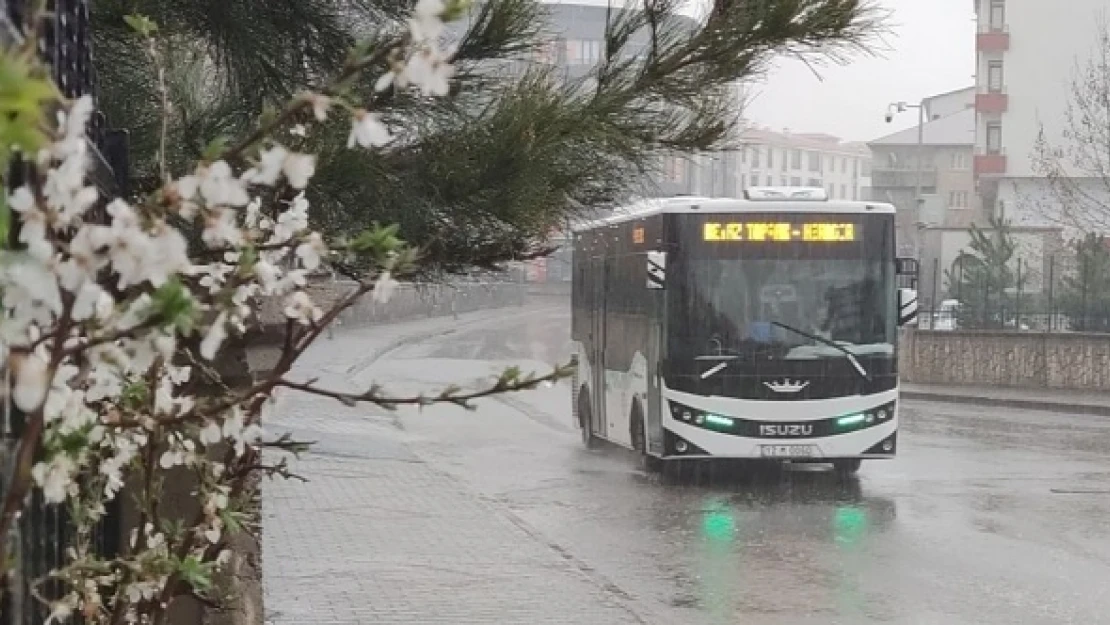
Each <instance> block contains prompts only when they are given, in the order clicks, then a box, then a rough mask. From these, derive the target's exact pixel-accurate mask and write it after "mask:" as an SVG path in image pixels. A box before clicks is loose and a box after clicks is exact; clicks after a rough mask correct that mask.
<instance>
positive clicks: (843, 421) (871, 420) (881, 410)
mask: <svg viewBox="0 0 1110 625" xmlns="http://www.w3.org/2000/svg"><path fill="white" fill-rule="evenodd" d="M893 417H894V402H890V403H887V404H883V405H882V406H877V407H875V408H872V409H871V410H865V411H863V412H855V413H852V414H846V415H843V416H840V417H837V418H836V422H835V423H836V430H837V431H838V432H847V431H850V430H857V429H862V428H866V427H871V426H872V425H878V424H881V423H885V422H886V421H887V420H889V419H891V418H893Z"/></svg>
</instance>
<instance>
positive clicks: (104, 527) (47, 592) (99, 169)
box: [0, 0, 128, 625]
mask: <svg viewBox="0 0 1110 625" xmlns="http://www.w3.org/2000/svg"><path fill="white" fill-rule="evenodd" d="M28 7H29V3H28V2H27V1H26V0H7V1H5V0H0V45H5V46H11V45H18V44H20V43H21V42H22V24H23V23H24V21H25V18H26V11H27V10H28ZM47 10H48V13H49V14H50V15H51V16H52V17H51V18H50V21H49V22H48V23H47V24H46V25H45V27H44V29H43V32H42V37H41V39H40V45H39V52H40V53H41V54H42V57H43V58H44V59H45V60H46V61H48V62H49V63H50V65H51V67H52V68H53V70H54V80H55V81H56V83H57V84H58V86H59V88H60V89H61V91H62V93H63V94H64V95H65V96H66V97H70V98H74V97H78V96H81V95H86V94H92V95H94V96H95V84H96V81H95V73H94V70H93V65H92V53H91V45H90V43H91V40H90V36H89V35H90V33H89V0H50V1H48V3H47ZM89 147H90V151H91V152H92V154H93V161H94V168H93V171H92V172H91V175H92V178H93V180H94V181H95V183H96V185H97V186H98V187H99V188H100V190H101V192H102V194H103V195H105V196H107V197H114V196H118V195H120V194H123V193H124V192H125V191H126V189H127V176H128V171H127V168H128V161H127V134H126V131H114V130H109V129H107V128H106V127H105V123H104V118H103V116H102V115H101V114H99V113H97V114H96V115H94V117H93V119H92V121H91V123H90V127H89ZM25 167H26V166H25V165H21V164H17V165H15V166H13V169H12V171H11V172H9V184H19V182H20V181H21V180H22V179H24V177H25V175H26V172H27V171H28V170H27V169H25ZM98 211H99V212H98ZM103 215H104V213H103V203H102V204H101V206H99V207H97V208H94V211H93V212H92V214H91V215H90V217H91V218H93V219H96V218H97V217H98V216H100V218H103ZM12 230H13V231H12V232H11V233H10V235H11V241H9V243H11V244H12V245H13V246H14V245H15V244H16V243H17V241H18V225H17V224H16V227H14V228H13V229H12ZM2 349H3V346H0V350H2ZM4 356H5V354H0V363H2V362H6V358H4ZM9 389H10V379H8V377H7V376H6V375H5V377H4V378H3V379H0V499H2V498H3V497H5V496H6V495H7V493H8V489H9V487H10V480H11V476H12V475H13V473H14V470H15V466H14V455H15V452H16V450H17V446H18V441H19V438H20V436H21V435H22V433H23V430H24V427H25V416H24V415H23V414H22V413H20V412H19V411H18V410H17V409H16V408H15V407H14V406H13V405H11V403H10V402H9V401H8V399H7V398H8V397H10V393H9V392H8V391H9ZM119 520H120V510H119V508H118V504H117V506H115V507H112V508H110V509H109V510H108V514H107V515H106V516H105V518H104V520H103V521H102V522H101V524H100V527H98V528H97V529H96V531H95V533H94V536H93V543H94V548H96V549H97V550H99V552H100V553H101V554H102V555H105V556H108V557H110V556H112V555H114V554H116V553H118V550H119V547H120V543H119V541H120V525H119ZM73 534H74V532H73V527H72V525H71V523H70V522H69V519H68V517H67V514H66V510H65V508H64V507H61V506H47V505H45V503H44V502H43V500H42V498H41V496H40V495H38V494H34V493H33V494H32V495H31V496H30V497H29V499H28V501H27V502H26V506H25V507H24V511H23V514H22V515H21V517H20V519H19V523H18V524H17V527H16V531H15V532H14V533H13V536H12V537H11V543H10V545H9V546H8V553H10V555H11V556H12V560H11V563H12V567H11V568H10V570H9V574H8V575H7V577H6V578H5V579H4V580H3V585H2V586H0V622H2V623H4V624H5V625H7V624H12V625H16V624H19V625H39V624H41V623H43V622H44V621H45V620H46V617H47V615H48V608H47V606H46V605H44V604H43V603H42V602H40V601H38V600H37V599H36V598H35V597H34V595H33V593H32V590H31V587H32V582H33V581H34V580H37V579H39V578H41V577H42V576H43V575H45V574H46V573H47V572H49V571H50V570H52V569H54V568H56V567H57V566H58V565H60V564H62V563H63V561H64V554H65V550H66V549H67V547H68V546H69V545H71V544H73V539H74V535H73ZM38 591H39V594H40V595H41V596H42V597H44V598H46V599H48V600H49V599H52V598H57V597H58V596H59V594H60V592H61V591H62V589H61V588H59V587H57V586H55V585H51V584H45V585H43V586H42V587H40V588H39V589H38Z"/></svg>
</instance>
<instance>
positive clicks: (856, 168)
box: [852, 158, 859, 178]
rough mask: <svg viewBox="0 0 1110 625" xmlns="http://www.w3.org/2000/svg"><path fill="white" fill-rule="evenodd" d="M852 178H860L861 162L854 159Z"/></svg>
mask: <svg viewBox="0 0 1110 625" xmlns="http://www.w3.org/2000/svg"><path fill="white" fill-rule="evenodd" d="M852 177H853V178H857V177H859V161H857V160H856V159H854V158H853V159H852Z"/></svg>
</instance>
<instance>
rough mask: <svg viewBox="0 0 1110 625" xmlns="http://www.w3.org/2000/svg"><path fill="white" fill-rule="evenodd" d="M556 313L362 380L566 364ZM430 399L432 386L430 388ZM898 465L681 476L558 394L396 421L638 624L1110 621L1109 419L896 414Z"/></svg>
mask: <svg viewBox="0 0 1110 625" xmlns="http://www.w3.org/2000/svg"><path fill="white" fill-rule="evenodd" d="M568 318H569V315H568V313H567V311H566V310H565V309H564V308H563V307H561V306H559V307H553V308H548V309H545V310H540V311H538V312H535V311H533V313H532V314H530V315H527V316H524V315H522V316H520V317H518V318H515V319H512V320H510V321H505V320H501V321H499V322H497V323H494V324H490V325H487V326H481V325H477V326H473V327H470V328H468V329H466V330H463V331H460V332H458V333H456V334H454V335H452V336H450V337H447V338H443V339H439V340H437V341H432V342H428V343H422V344H416V345H410V346H407V347H403V348H400V349H398V350H397V351H395V352H393V353H391V354H389V355H388V356H386V357H385V358H383V359H382V360H380V361H379V362H378V363H376V364H375V365H374V366H373V367H372V368H370V369H368V370H367V371H364V372H362V374H361V375H362V376H363V377H365V378H366V379H370V378H373V379H375V380H377V381H383V382H387V383H390V384H391V385H393V386H396V385H397V384H404V382H403V381H404V380H414V379H415V380H420V381H423V382H425V383H432V384H439V383H444V382H447V381H459V380H460V379H461V380H463V381H466V380H473V379H476V378H479V377H481V376H483V375H486V374H487V373H489V372H492V371H494V370H496V369H497V368H498V367H500V366H503V365H506V364H510V363H521V364H523V365H524V366H526V367H534V368H542V367H543V366H544V364H545V363H548V364H549V363H554V362H557V361H561V360H565V359H566V357H567V356H568V354H569V341H568V327H567V326H568ZM425 388H426V386H425ZM902 414H903V433H904V434H903V439H900V441H899V443H900V445H899V447H900V456H899V457H898V459H897V460H894V461H889V462H872V463H870V464H869V463H864V468H863V469H862V471H861V472H860V476H859V478H858V479H852V480H848V481H845V480H840V479H837V478H836V477H835V476H834V475H833V474H831V473H830V472H827V471H821V470H805V471H800V470H799V471H779V472H763V473H759V474H755V475H752V474H744V473H738V472H737V471H736V470H735V468H732V467H723V466H722V467H717V466H714V467H709V468H706V469H705V470H703V471H700V472H695V473H693V474H691V475H688V476H685V477H683V478H682V479H664V478H660V477H658V476H654V475H648V474H646V473H644V472H642V471H641V470H639V469H638V468H637V465H636V463H635V461H634V460H632V459H631V458H629V457H628V455H627V454H624V453H621V452H617V451H612V450H608V451H600V452H596V451H595V452H588V451H586V450H584V449H582V448H581V446H580V444H579V442H578V439H577V435H576V433H575V431H574V430H573V428H572V427H571V422H570V410H569V390H568V389H567V388H566V387H565V386H564V385H558V386H555V387H553V388H546V389H540V390H537V391H535V392H533V393H530V394H526V395H518V396H515V397H512V398H507V399H506V400H491V401H486V402H485V403H483V404H482V409H481V410H480V411H478V412H476V413H465V412H463V411H461V410H458V409H454V408H442V409H434V410H425V411H424V412H423V413H416V412H412V413H403V414H402V415H401V418H400V422H401V424H402V425H401V427H403V431H404V435H405V437H406V441H407V442H408V443H409V445H410V446H411V447H412V448H413V449H414V450H415V451H416V452H417V453H418V454H420V455H421V456H422V457H424V458H426V459H428V460H430V461H432V462H435V463H436V464H437V466H440V467H442V468H443V469H444V470H446V471H447V472H449V473H450V474H452V475H453V476H455V477H456V478H458V479H459V480H461V481H462V482H463V483H465V484H467V485H468V486H469V487H471V488H472V489H473V490H475V491H476V492H478V493H481V494H482V495H483V496H484V497H486V498H488V499H489V500H491V501H493V502H494V503H495V504H496V505H498V506H500V507H501V509H503V510H504V511H505V514H508V515H511V516H512V517H513V518H514V519H515V520H516V521H518V522H519V523H521V524H523V525H525V526H527V527H528V528H530V531H532V532H534V533H535V535H536V536H537V538H538V539H540V540H543V541H545V542H547V543H548V544H549V545H550V546H551V547H552V548H553V549H556V550H558V551H559V552H560V553H562V554H564V555H565V557H566V558H567V559H569V560H571V561H573V562H575V563H576V565H577V566H578V567H579V568H580V569H581V571H582V572H583V574H585V575H587V576H589V577H590V578H591V579H592V580H593V581H594V582H595V583H597V584H598V585H600V586H603V587H605V588H607V589H609V590H611V591H612V593H613V595H614V597H617V598H619V600H621V601H623V602H626V603H627V604H628V605H629V606H630V607H631V610H632V611H634V612H635V613H636V614H638V615H639V617H640V618H641V619H642V621H643V622H649V623H660V624H672V623H706V624H725V623H729V624H733V623H753V624H783V625H803V624H809V623H813V624H818V623H820V624H831V623H847V624H851V623H907V624H909V623H912V624H919V623H920V624H933V623H936V624H938V625H939V624H952V623H999V624H1002V623H1006V624H1011V623H1100V622H1110V584H1108V583H1107V580H1110V538H1108V537H1110V532H1108V530H1110V462H1108V461H1107V452H1108V451H1110V420H1107V419H1105V418H1100V417H1093V416H1069V415H1061V414H1052V413H1038V412H1029V411H1024V412H1023V411H1015V410H992V409H984V408H982V407H975V406H961V405H958V404H933V403H907V404H906V405H905V406H904V408H903V413H902Z"/></svg>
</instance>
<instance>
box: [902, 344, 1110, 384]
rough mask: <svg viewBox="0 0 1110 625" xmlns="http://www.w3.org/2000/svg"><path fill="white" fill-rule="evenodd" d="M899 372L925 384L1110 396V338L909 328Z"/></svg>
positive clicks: (903, 377) (903, 345)
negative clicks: (1047, 389) (1075, 391)
mask: <svg viewBox="0 0 1110 625" xmlns="http://www.w3.org/2000/svg"><path fill="white" fill-rule="evenodd" d="M899 367H900V370H901V376H902V379H903V380H904V381H906V382H917V383H923V384H951V385H971V386H1014V387H1023V388H1055V389H1071V390H1084V391H1110V335H1105V334H1081V333H1039V332H1038V333H1033V332H1003V331H972V330H960V331H955V332H942V331H930V330H912V329H909V330H905V331H904V334H903V335H902V343H901V348H900V356H899Z"/></svg>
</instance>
